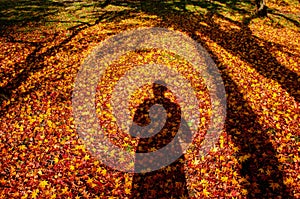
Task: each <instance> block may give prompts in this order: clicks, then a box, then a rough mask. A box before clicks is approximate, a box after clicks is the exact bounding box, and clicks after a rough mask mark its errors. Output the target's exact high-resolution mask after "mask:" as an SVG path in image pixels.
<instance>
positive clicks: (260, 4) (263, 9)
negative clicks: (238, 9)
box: [255, 0, 268, 17]
mask: <svg viewBox="0 0 300 199" xmlns="http://www.w3.org/2000/svg"><path fill="white" fill-rule="evenodd" d="M266 1H267V0H255V3H256V8H257V11H256V14H257V15H258V16H260V17H266V16H267V8H268V7H267V5H266Z"/></svg>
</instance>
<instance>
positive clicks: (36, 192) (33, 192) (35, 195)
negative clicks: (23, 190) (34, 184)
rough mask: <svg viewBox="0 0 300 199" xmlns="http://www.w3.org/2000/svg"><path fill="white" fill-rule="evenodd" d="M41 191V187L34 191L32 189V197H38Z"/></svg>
mask: <svg viewBox="0 0 300 199" xmlns="http://www.w3.org/2000/svg"><path fill="white" fill-rule="evenodd" d="M39 192H40V190H39V189H35V190H34V191H32V193H31V198H33V199H35V198H36V197H37V195H38V194H39Z"/></svg>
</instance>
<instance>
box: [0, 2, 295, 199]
mask: <svg viewBox="0 0 300 199" xmlns="http://www.w3.org/2000/svg"><path fill="white" fill-rule="evenodd" d="M228 2H230V3H228ZM228 2H227V1H214V0H213V1H163V2H158V1H154V2H153V3H150V2H149V1H112V2H111V3H110V4H109V5H108V6H106V7H104V8H102V7H101V5H102V3H103V2H101V1H99V2H97V3H96V2H95V1H90V0H82V1H74V2H73V1H64V0H56V1H28V2H27V1H20V2H18V1H6V0H5V1H3V3H2V2H0V12H1V14H0V52H1V53H0V108H1V109H0V198H51V199H53V198H76V199H79V198H156V196H157V195H159V196H160V197H161V198H188V197H189V198H300V186H299V184H300V155H299V154H300V31H299V27H300V22H299V15H300V3H298V2H296V1H291V0H281V1H274V0H272V1H268V2H267V4H268V7H269V9H270V10H271V11H272V12H270V13H269V15H268V17H266V18H255V17H252V18H251V16H252V15H253V12H254V10H255V6H254V5H253V2H252V4H251V2H248V1H245V2H240V3H238V2H235V3H232V1H228ZM141 27H164V28H168V29H170V30H175V31H180V32H182V33H183V34H186V35H188V36H190V37H191V38H193V39H194V40H196V41H197V42H199V43H200V44H201V45H202V46H203V47H204V48H205V49H206V50H207V51H208V52H209V54H210V55H211V57H212V58H213V60H214V61H215V63H216V65H217V66H218V68H219V70H220V73H221V75H222V78H223V82H224V85H225V89H226V98H227V117H226V122H225V126H224V129H223V132H222V133H221V136H220V138H219V141H218V143H217V144H216V145H215V147H213V148H212V149H211V150H210V152H209V154H208V155H206V156H199V155H198V154H199V151H198V149H199V147H200V146H201V143H202V141H203V136H204V135H205V130H206V129H207V125H208V124H209V119H210V114H211V102H210V98H209V94H208V91H207V88H206V86H205V84H204V82H203V80H202V78H201V77H199V74H196V73H193V70H192V69H191V67H192V66H191V64H190V63H188V62H187V61H186V60H184V59H183V58H182V57H178V56H177V55H174V54H172V53H170V52H165V51H161V50H159V49H150V50H146V51H138V52H129V53H127V54H124V55H123V56H122V57H121V58H120V59H119V60H117V61H115V62H114V63H112V64H111V65H110V66H109V67H108V69H107V70H106V72H105V75H104V76H103V77H101V78H100V79H99V84H98V87H97V92H96V96H95V107H96V110H97V115H98V120H99V124H101V125H103V127H104V129H105V134H106V136H108V137H109V138H110V139H111V141H112V142H113V143H114V144H115V145H117V146H118V147H120V148H122V149H123V150H127V151H131V152H134V151H136V150H138V143H139V139H132V138H130V137H129V136H128V135H127V134H126V133H124V132H122V131H120V129H118V127H117V125H116V121H115V118H114V116H113V114H112V113H111V110H112V107H111V104H110V103H109V100H110V98H111V95H112V92H113V88H114V86H115V84H116V83H117V81H118V80H119V79H120V78H121V77H122V76H123V75H124V74H125V73H126V71H128V70H130V69H132V68H134V67H136V66H138V65H143V64H149V63H157V64H164V65H167V66H168V67H172V68H175V69H176V70H178V71H179V72H180V73H181V74H182V75H183V76H184V77H185V78H186V79H188V80H189V81H190V82H191V85H192V86H193V87H194V88H197V93H196V96H197V98H198V99H199V101H200V102H201V104H199V111H200V115H199V117H200V121H201V124H200V126H199V127H200V128H199V129H200V130H199V132H198V134H197V135H198V136H197V137H196V138H195V139H194V140H193V142H192V144H191V145H190V147H189V149H188V150H187V151H186V153H185V155H184V156H182V157H181V158H180V159H179V160H178V161H176V162H175V163H174V164H172V165H170V166H166V167H164V168H163V169H161V170H160V171H159V172H157V173H152V174H151V175H149V176H148V177H147V176H146V177H145V176H142V174H139V175H137V174H133V173H125V172H120V171H116V170H113V169H111V168H109V167H107V166H105V165H104V164H103V163H101V159H96V158H95V157H93V155H92V154H91V153H90V152H89V151H88V150H87V149H86V147H85V145H84V143H83V141H82V139H81V138H80V137H79V136H78V133H77V130H76V124H75V122H74V116H73V114H72V91H73V88H74V82H75V78H76V75H77V72H78V71H79V69H80V66H81V64H82V63H83V61H84V59H85V58H86V57H87V55H88V54H89V53H90V52H92V50H93V49H94V48H95V47H96V46H97V45H99V44H100V43H101V41H104V40H105V39H107V38H109V37H110V36H112V35H116V34H118V33H120V32H122V31H125V30H133V29H136V28H141ZM176 42H180V41H176ZM151 97H153V93H152V90H151V85H145V86H144V87H142V88H140V89H139V90H137V91H136V92H135V93H134V95H133V96H132V97H131V99H130V107H129V108H130V110H131V114H132V115H133V114H134V111H135V110H136V109H137V107H138V106H139V104H141V103H143V101H144V100H145V99H147V98H151ZM166 97H167V98H168V99H170V101H171V102H174V103H176V98H175V97H174V96H173V94H172V91H168V92H167V93H166ZM120 103H121V101H120ZM150 150H151V149H150ZM111 155H112V156H113V155H114V154H111ZM119 161H120V162H122V161H125V160H122V159H120V160H119ZM131 166H133V165H131ZM161 176H167V178H168V179H167V180H165V181H163V182H160V180H159V179H160V177H161ZM182 176H183V177H182ZM142 177H143V180H141V178H142ZM176 180H177V181H176ZM158 185H159V186H158ZM140 187H142V188H140ZM182 187H184V189H185V190H186V191H187V192H188V194H186V193H184V192H183V191H182ZM145 190H146V191H147V192H145Z"/></svg>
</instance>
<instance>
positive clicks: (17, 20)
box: [0, 0, 65, 30]
mask: <svg viewBox="0 0 300 199" xmlns="http://www.w3.org/2000/svg"><path fill="white" fill-rule="evenodd" d="M64 6H65V3H62V2H55V1H52V0H42V1H39V0H34V1H28V0H19V1H18V0H16V1H9V0H3V1H1V2H0V30H1V28H4V27H5V26H9V25H18V26H25V25H26V24H27V23H29V22H31V23H32V22H38V21H42V20H44V19H46V18H47V17H48V16H51V15H54V14H56V13H57V12H58V11H59V10H60V9H62V8H64Z"/></svg>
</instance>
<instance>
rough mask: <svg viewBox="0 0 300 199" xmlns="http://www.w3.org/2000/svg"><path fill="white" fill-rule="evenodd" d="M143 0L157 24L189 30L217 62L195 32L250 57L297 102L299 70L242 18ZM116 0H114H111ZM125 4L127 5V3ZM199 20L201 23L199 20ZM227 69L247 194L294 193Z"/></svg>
mask: <svg viewBox="0 0 300 199" xmlns="http://www.w3.org/2000/svg"><path fill="white" fill-rule="evenodd" d="M143 2H144V5H146V6H143V7H142V8H141V9H142V11H143V12H145V13H148V14H151V15H157V16H159V17H160V18H161V19H162V22H161V23H160V25H161V26H163V27H172V28H174V29H176V30H181V31H183V32H186V33H187V34H189V36H191V37H192V38H193V39H195V40H197V41H198V42H200V43H201V44H202V45H203V46H204V47H206V49H208V51H210V54H211V55H212V57H213V58H214V60H215V62H217V63H222V60H219V58H218V57H217V54H215V52H213V51H211V50H209V47H208V46H207V45H205V43H204V42H203V41H202V40H201V37H200V36H198V35H199V33H201V35H204V36H205V37H207V38H209V39H210V40H212V41H213V42H216V43H217V44H218V45H219V46H221V47H222V48H224V49H225V50H226V51H228V52H229V53H231V54H232V55H234V56H237V57H238V58H239V59H241V60H242V61H244V62H245V63H248V64H249V65H250V66H251V67H252V68H253V69H255V70H256V71H257V72H258V73H259V74H260V75H262V76H263V77H265V78H267V79H270V80H274V81H276V82H277V83H279V84H280V85H281V87H282V88H283V89H284V90H286V91H287V92H288V93H289V95H290V96H292V97H294V99H295V100H296V101H297V102H299V101H300V96H299V95H300V93H299V90H300V88H299V87H300V82H299V81H300V78H299V75H297V73H295V72H293V71H291V70H290V69H288V68H287V67H285V66H284V65H282V64H281V63H279V62H278V61H277V60H276V58H275V57H274V56H273V55H272V54H271V53H270V52H269V51H268V49H266V48H265V47H262V46H261V45H260V44H259V43H261V42H263V44H265V45H266V46H268V45H269V44H270V43H272V42H270V41H263V40H262V39H260V38H258V37H256V36H254V35H253V34H252V31H251V30H250V28H249V27H248V26H246V25H245V24H243V23H241V22H237V21H233V20H231V19H229V18H227V17H225V16H223V15H221V14H219V13H218V12H216V10H218V9H219V8H218V6H217V5H215V3H210V2H207V1H206V2H205V4H206V5H205V7H206V8H210V7H211V8H214V9H213V11H212V12H208V13H207V15H204V14H201V13H200V14H197V15H195V14H194V13H192V12H187V11H186V10H185V9H181V10H179V11H178V8H180V7H181V8H185V7H186V5H187V1H181V3H182V4H184V5H181V6H178V5H175V4H172V3H166V2H159V3H155V4H150V3H149V4H146V3H145V1H143ZM188 3H189V4H194V5H197V6H199V5H200V6H201V4H202V6H203V1H201V2H200V1H188ZM114 4H118V3H117V2H114ZM128 6H131V5H130V4H128ZM174 6H175V7H176V9H175V8H174ZM214 15H217V16H218V17H219V18H221V19H223V20H225V21H228V22H230V23H233V24H235V25H236V26H238V27H239V28H238V29H236V28H229V27H228V28H227V29H226V30H224V29H222V28H221V27H220V26H219V25H218V24H217V23H216V22H215V21H214V20H213V16H214ZM203 22H204V23H205V25H203ZM258 60H259V61H258ZM228 73H229V72H228V71H227V69H224V68H223V69H222V70H221V75H222V77H223V81H224V83H225V85H226V92H227V94H228V96H229V97H228V104H227V106H228V112H227V114H228V117H227V119H226V132H227V133H228V135H229V136H230V137H231V138H232V140H233V141H234V144H235V145H236V146H238V147H239V148H240V151H239V152H238V153H237V156H239V157H247V158H246V159H245V160H243V158H241V160H242V163H241V168H240V170H239V173H240V175H241V176H242V177H243V178H244V179H246V182H245V183H243V184H241V185H242V186H243V187H244V188H245V189H247V191H248V195H247V198H272V197H278V196H281V197H283V198H292V196H291V191H290V190H288V189H287V187H286V186H285V184H284V183H283V176H284V174H283V170H282V168H283V165H281V163H280V162H279V160H278V159H277V156H276V155H277V153H276V149H275V148H274V147H273V145H272V143H271V142H270V138H269V136H268V135H267V133H268V132H269V131H270V129H269V128H267V127H263V126H261V125H260V123H259V122H258V119H257V116H256V114H255V112H254V111H253V110H252V108H250V105H249V104H248V103H247V102H246V101H245V100H244V96H243V94H242V93H241V92H240V91H239V88H238V86H237V84H236V83H235V82H234V81H233V80H232V78H231V77H230V75H229V74H228ZM267 171H268V172H267ZM269 171H271V173H269ZM273 185H276V187H275V188H274V187H272V186H273Z"/></svg>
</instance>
